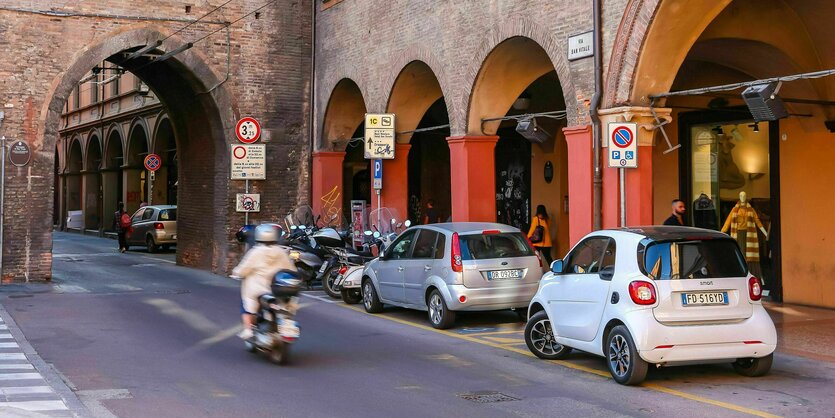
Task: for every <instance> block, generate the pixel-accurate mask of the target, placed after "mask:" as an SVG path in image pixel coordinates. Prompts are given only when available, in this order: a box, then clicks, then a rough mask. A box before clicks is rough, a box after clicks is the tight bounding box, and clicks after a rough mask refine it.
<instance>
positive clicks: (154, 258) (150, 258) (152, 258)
mask: <svg viewBox="0 0 835 418" xmlns="http://www.w3.org/2000/svg"><path fill="white" fill-rule="evenodd" d="M142 258H147V259H148V260H154V261H162V262H163V263H168V264H177V262H176V261H171V260H166V259H164V258H156V257H148V256H147V255H143V256H142Z"/></svg>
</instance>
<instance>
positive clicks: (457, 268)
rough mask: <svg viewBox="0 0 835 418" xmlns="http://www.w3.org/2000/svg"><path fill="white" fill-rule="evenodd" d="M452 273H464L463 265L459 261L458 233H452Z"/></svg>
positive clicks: (459, 243)
mask: <svg viewBox="0 0 835 418" xmlns="http://www.w3.org/2000/svg"><path fill="white" fill-rule="evenodd" d="M451 262H452V271H454V272H456V273H460V272H462V271H464V263H463V260H462V259H461V242H460V241H459V240H458V233H457V232H453V233H452V257H451Z"/></svg>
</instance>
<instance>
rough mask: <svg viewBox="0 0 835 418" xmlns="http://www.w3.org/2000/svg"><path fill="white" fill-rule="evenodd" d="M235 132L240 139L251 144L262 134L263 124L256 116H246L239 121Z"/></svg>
mask: <svg viewBox="0 0 835 418" xmlns="http://www.w3.org/2000/svg"><path fill="white" fill-rule="evenodd" d="M235 134H236V135H237V136H238V141H241V142H243V143H244V144H251V143H253V142H255V141H257V140H258V138H259V137H260V136H261V124H259V123H258V121H257V120H255V118H250V117H245V118H243V119H241V120H239V121H238V125H237V126H236V127H235Z"/></svg>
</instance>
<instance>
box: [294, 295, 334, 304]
mask: <svg viewBox="0 0 835 418" xmlns="http://www.w3.org/2000/svg"><path fill="white" fill-rule="evenodd" d="M302 296H307V297H309V298H313V299H316V300H320V301H322V302H325V303H339V301H338V300H336V299H332V298H331V297H330V296H326V297H322V296H316V295H311V294H308V293H302Z"/></svg>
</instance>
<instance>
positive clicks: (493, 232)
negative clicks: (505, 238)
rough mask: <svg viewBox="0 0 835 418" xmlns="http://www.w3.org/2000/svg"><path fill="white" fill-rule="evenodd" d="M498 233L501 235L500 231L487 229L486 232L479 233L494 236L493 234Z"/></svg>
mask: <svg viewBox="0 0 835 418" xmlns="http://www.w3.org/2000/svg"><path fill="white" fill-rule="evenodd" d="M500 233H501V231H499V230H498V229H488V230H486V231H481V234H482V235H495V234H500Z"/></svg>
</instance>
